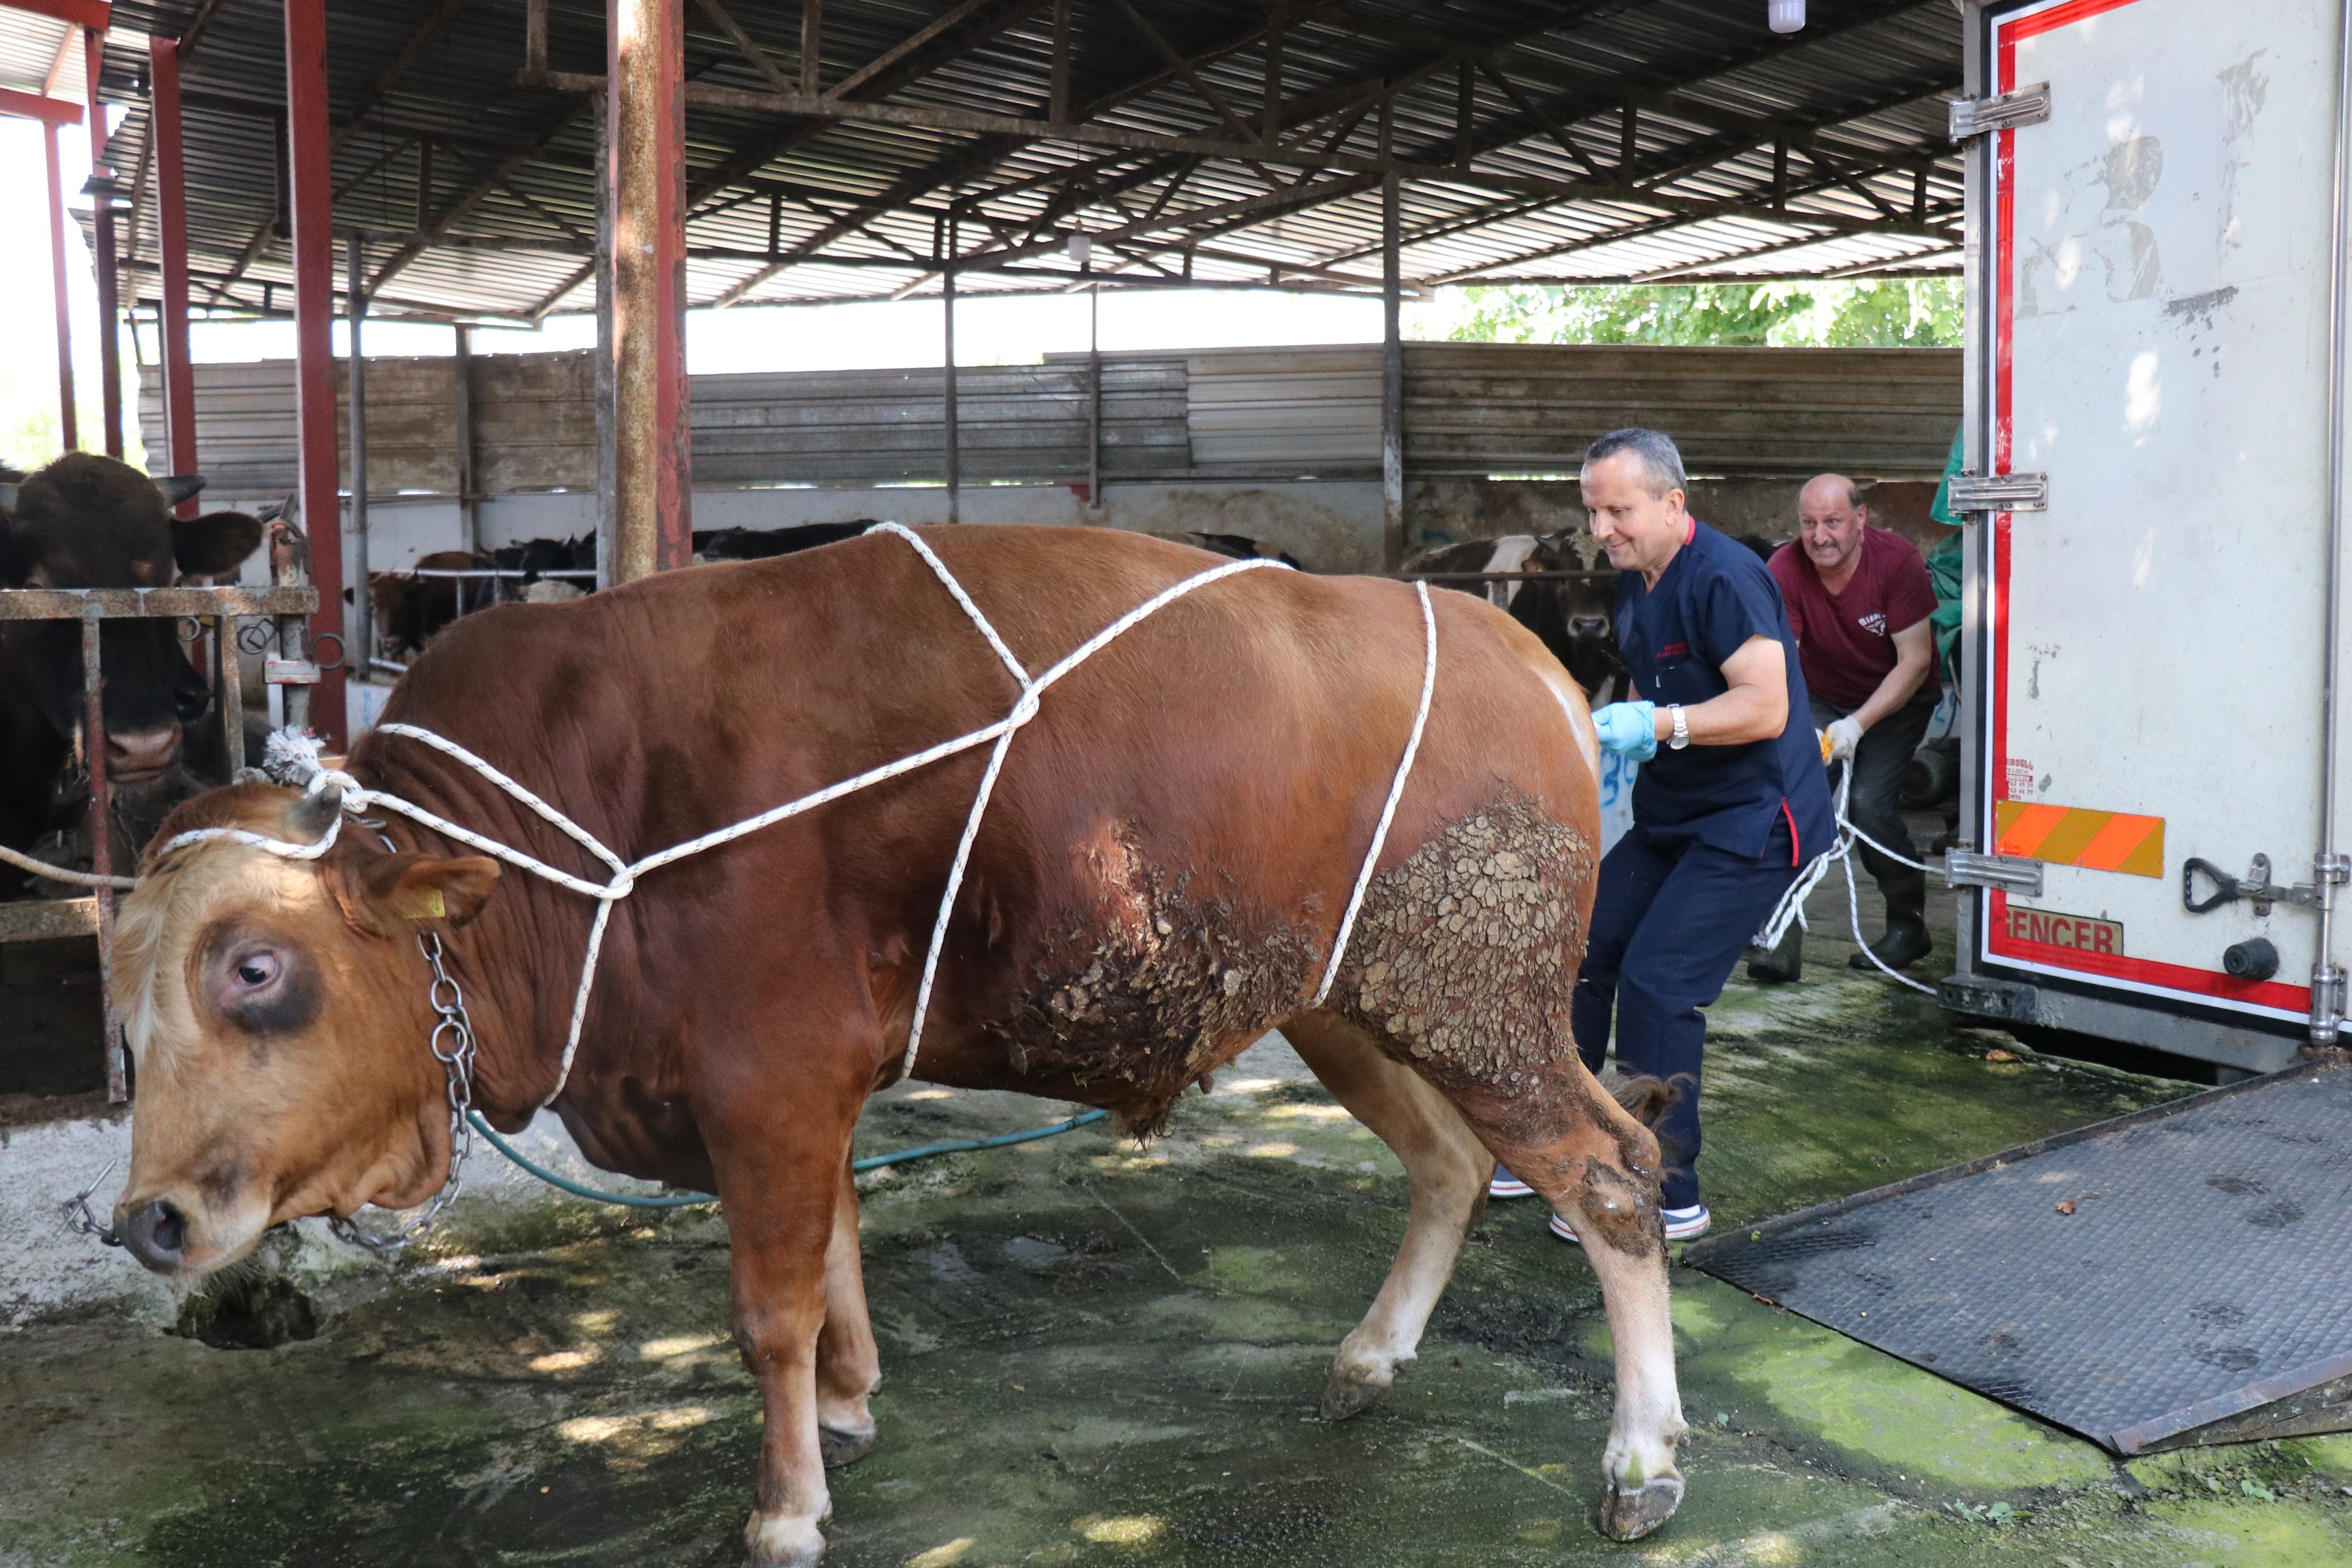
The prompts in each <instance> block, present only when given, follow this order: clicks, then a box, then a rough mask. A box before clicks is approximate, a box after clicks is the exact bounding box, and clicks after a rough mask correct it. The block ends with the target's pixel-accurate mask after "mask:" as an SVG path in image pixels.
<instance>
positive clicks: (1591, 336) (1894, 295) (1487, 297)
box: [1413, 278, 1960, 348]
mask: <svg viewBox="0 0 2352 1568" xmlns="http://www.w3.org/2000/svg"><path fill="white" fill-rule="evenodd" d="M1416 314H1417V316H1418V318H1419V319H1418V320H1417V321H1414V323H1413V335H1414V336H1416V337H1421V338H1424V339H1426V338H1442V339H1447V340H1451V341H1453V342H1502V343H1694V344H1711V345H1717V346H1738V345H1759V344H1769V345H1771V346H1773V347H1776V348H1823V347H1837V348H1928V347H1936V346H1939V345H1948V344H1955V343H1958V342H1959V341H1960V287H1959V279H1956V278H1891V279H1853V280H1852V281H1822V282H1793V281H1792V282H1785V283H1668V284H1640V283H1633V284H1620V283H1603V284H1594V285H1591V286H1590V287H1586V288H1559V287H1552V286H1534V285H1516V286H1509V287H1503V288H1493V289H1479V288H1466V289H1446V290H1444V292H1443V293H1441V294H1440V295H1439V297H1438V298H1437V299H1435V300H1432V301H1430V302H1429V303H1428V304H1426V305H1423V306H1422V307H1420V308H1419V309H1418V310H1417V312H1416Z"/></svg>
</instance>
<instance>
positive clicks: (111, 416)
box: [82, 27, 122, 458]
mask: <svg viewBox="0 0 2352 1568" xmlns="http://www.w3.org/2000/svg"><path fill="white" fill-rule="evenodd" d="M82 59H83V62H84V65H85V67H86V70H85V74H86V75H87V76H88V78H89V92H88V93H87V94H85V95H84V96H85V97H86V98H87V100H88V101H87V102H86V103H84V104H83V106H82V118H83V120H84V121H87V122H88V124H89V172H90V174H91V175H92V176H93V178H94V179H95V181H96V184H94V186H93V187H92V188H93V189H94V190H96V191H97V193H98V199H97V203H96V205H95V209H94V213H93V217H94V220H95V221H94V223H93V225H92V229H91V236H90V237H91V239H92V241H93V243H92V245H91V247H90V248H91V256H90V260H91V262H92V263H93V265H94V268H95V270H96V271H97V274H98V395H99V408H100V418H101V419H102V420H103V421H104V424H105V429H104V433H103V436H102V437H101V438H102V440H103V442H104V444H105V447H106V455H107V456H108V457H110V458H120V457H121V456H122V355H121V344H120V343H119V342H116V339H117V338H119V337H120V336H121V330H122V329H121V320H122V300H121V295H120V292H119V289H118V284H117V280H116V279H115V275H114V190H113V184H112V180H113V171H112V170H111V169H110V168H108V167H107V163H106V106H105V105H104V104H102V103H100V101H99V100H98V77H99V72H100V69H101V68H103V66H104V65H105V61H106V35H105V34H104V33H102V32H100V31H99V30H98V29H97V28H96V27H87V28H84V29H83V31H82Z"/></svg>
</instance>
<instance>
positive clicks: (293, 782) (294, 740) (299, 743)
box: [261, 724, 328, 795]
mask: <svg viewBox="0 0 2352 1568" xmlns="http://www.w3.org/2000/svg"><path fill="white" fill-rule="evenodd" d="M324 743H325V742H321V741H320V739H319V737H318V736H316V735H313V734H311V733H310V731H307V730H297V729H295V728H294V727H293V726H292V725H290V724H289V725H287V726H286V727H285V728H284V729H281V730H272V731H270V732H269V738H268V740H267V741H265V742H262V746H261V771H262V772H263V773H268V775H269V776H270V778H271V779H272V780H273V781H274V782H276V783H278V784H285V785H287V786H288V787H289V788H307V789H308V790H309V791H310V794H312V795H316V794H318V793H319V791H320V789H321V788H323V787H325V786H324V784H323V783H322V779H323V777H324V775H325V774H326V773H327V772H328V769H327V765H326V763H322V762H320V760H319V752H320V747H321V746H322V745H323V744H324Z"/></svg>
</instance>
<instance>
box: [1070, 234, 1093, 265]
mask: <svg viewBox="0 0 2352 1568" xmlns="http://www.w3.org/2000/svg"><path fill="white" fill-rule="evenodd" d="M1094 257H1095V242H1094V240H1093V238H1092V237H1089V236H1087V235H1084V234H1074V235H1072V236H1070V259H1071V260H1072V261H1073V262H1075V263H1076V264H1077V268H1078V270H1079V271H1081V272H1083V271H1085V270H1086V269H1087V263H1088V262H1090V261H1092V260H1093V259H1094Z"/></svg>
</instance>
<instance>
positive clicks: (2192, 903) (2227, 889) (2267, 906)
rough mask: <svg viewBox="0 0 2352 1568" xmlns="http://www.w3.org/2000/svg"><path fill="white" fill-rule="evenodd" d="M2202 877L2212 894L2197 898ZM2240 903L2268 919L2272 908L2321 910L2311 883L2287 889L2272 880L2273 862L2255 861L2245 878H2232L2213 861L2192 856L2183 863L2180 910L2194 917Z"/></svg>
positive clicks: (2260, 857)
mask: <svg viewBox="0 0 2352 1568" xmlns="http://www.w3.org/2000/svg"><path fill="white" fill-rule="evenodd" d="M2200 875H2202V876H2203V877H2204V878H2205V879H2206V880H2208V881H2210V882H2211V883H2212V884H2213V890H2212V891H2211V892H2210V893H2209V894H2207V895H2206V896H2205V897H2203V898H2201V899H2200V898H2199V897H2198V896H2197V879H2198V877H2199V876H2200ZM2240 900H2244V901H2246V902H2248V903H2251V904H2252V905H2253V906H2254V913H2256V914H2258V915H2267V914H2269V913H2270V912H2271V906H2272V905H2273V904H2300V905H2302V906H2303V907H2304V908H2305V909H2307V910H2315V909H2317V908H2318V907H2319V889H2317V888H2315V887H2314V886H2313V885H2312V884H2310V883H2309V882H2297V883H2295V884H2294V886H2293V887H2291V888H2290V887H2284V886H2282V885H2280V884H2278V883H2276V882H2273V881H2272V880H2271V858H2270V857H2269V856H2267V855H2257V856H2255V857H2254V859H2253V864H2252V866H2250V867H2249V868H2247V870H2246V874H2245V876H2244V877H2243V878H2238V877H2232V876H2231V875H2230V874H2229V873H2228V872H2227V871H2224V870H2222V869H2221V868H2220V867H2219V866H2216V865H2214V864H2213V862H2212V861H2210V860H2204V859H2200V858H2197V857H2196V856H2193V855H2192V856H2190V857H2189V858H2188V859H2186V860H2184V861H2182V862H2181V863H2180V907H2181V908H2182V909H2184V910H2188V911H2189V913H2190V914H2192V915H2201V914H2204V913H2206V912H2207V911H2208V910H2218V909H2220V908H2221V906H2222V905H2223V904H2233V903H2237V902H2238V901H2240Z"/></svg>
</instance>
